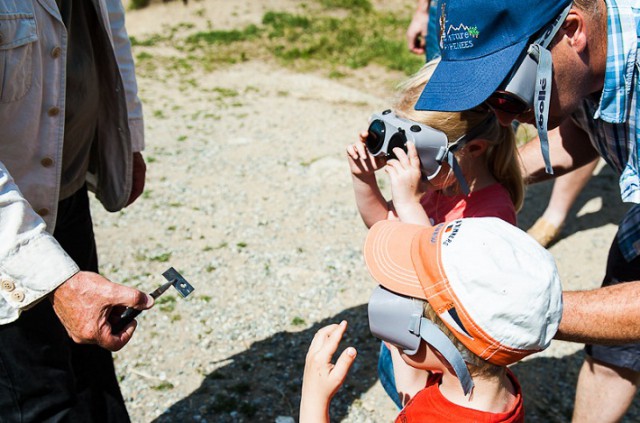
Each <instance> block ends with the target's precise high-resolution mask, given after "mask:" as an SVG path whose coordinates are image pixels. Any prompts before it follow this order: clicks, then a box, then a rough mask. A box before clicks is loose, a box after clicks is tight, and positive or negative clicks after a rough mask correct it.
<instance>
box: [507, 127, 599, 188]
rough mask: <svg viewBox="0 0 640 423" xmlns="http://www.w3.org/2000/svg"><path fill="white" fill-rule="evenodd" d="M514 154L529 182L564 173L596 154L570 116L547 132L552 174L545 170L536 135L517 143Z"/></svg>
mask: <svg viewBox="0 0 640 423" xmlns="http://www.w3.org/2000/svg"><path fill="white" fill-rule="evenodd" d="M518 153H519V155H520V165H521V170H522V175H523V177H524V179H525V182H526V183H527V184H529V185H531V184H535V183H538V182H542V181H546V180H548V179H552V178H555V177H557V176H561V175H564V174H566V173H568V172H570V171H572V170H574V169H577V168H579V167H582V166H584V165H586V164H587V163H590V162H592V161H593V160H595V159H596V158H597V157H598V152H597V151H596V150H595V149H594V148H593V146H592V145H591V142H590V141H589V136H588V135H587V133H586V132H584V131H583V130H582V129H581V128H579V127H578V126H576V124H575V123H573V122H572V121H571V120H570V119H567V120H566V121H565V122H563V123H562V125H560V126H559V127H558V128H555V129H553V130H551V131H549V157H550V158H551V163H552V167H553V171H554V173H553V175H551V174H547V173H546V171H545V168H544V159H543V158H542V153H541V150H540V139H539V138H538V137H536V138H534V139H533V140H531V141H529V142H527V143H526V144H524V145H523V146H521V147H520V148H519V149H518Z"/></svg>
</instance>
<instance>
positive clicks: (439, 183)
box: [424, 163, 456, 190]
mask: <svg viewBox="0 0 640 423" xmlns="http://www.w3.org/2000/svg"><path fill="white" fill-rule="evenodd" d="M455 182H456V177H455V175H454V174H453V171H452V170H451V167H449V165H448V164H447V163H443V164H442V167H441V168H440V171H439V172H438V174H437V175H436V176H435V178H433V179H431V180H426V179H425V180H424V183H425V184H426V185H427V187H428V188H429V189H430V190H443V189H446V188H449V187H450V186H451V185H453V184H454V183H455Z"/></svg>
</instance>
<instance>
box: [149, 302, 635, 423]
mask: <svg viewBox="0 0 640 423" xmlns="http://www.w3.org/2000/svg"><path fill="white" fill-rule="evenodd" d="M343 319H344V320H347V321H348V322H349V329H348V330H347V334H346V336H345V339H344V340H343V342H342V344H341V345H340V349H339V351H342V350H343V349H344V348H345V347H346V346H347V345H353V346H355V347H356V348H357V349H358V358H357V360H356V361H355V363H354V365H353V367H352V369H351V372H350V374H349V376H348V377H347V382H346V383H345V385H344V386H343V388H342V389H341V390H340V391H339V392H338V394H337V395H336V397H335V398H334V401H333V403H332V407H331V416H332V421H335V422H339V421H341V420H343V419H344V418H345V416H346V415H347V414H348V411H349V407H350V406H351V404H353V403H354V402H357V401H358V399H359V398H360V396H361V395H362V394H364V393H365V392H367V391H368V390H369V389H370V388H371V387H372V386H373V384H374V383H375V382H376V381H377V374H376V365H377V358H378V350H379V347H380V343H379V341H377V340H376V339H375V338H373V337H372V336H371V334H370V332H369V326H368V321H367V309H366V304H362V305H359V306H357V307H353V308H350V309H347V310H344V311H343V312H341V313H339V314H337V315H336V316H334V317H331V318H328V319H325V320H323V321H321V322H319V323H317V324H316V325H314V326H312V327H310V328H308V329H306V330H303V331H300V332H279V333H276V334H275V335H273V336H272V337H270V338H268V339H265V340H263V341H258V342H255V343H254V344H253V345H251V347H250V348H249V349H248V350H246V351H244V352H242V353H240V354H237V355H234V356H232V357H229V359H228V360H225V361H229V363H228V364H226V365H224V366H223V367H220V368H219V369H218V370H216V371H215V372H213V373H211V374H209V375H208V376H207V377H206V378H205V380H204V381H203V382H202V384H201V385H200V387H199V388H198V389H196V390H195V391H194V392H192V393H191V394H190V395H189V396H188V397H186V398H184V399H183V400H181V401H179V402H177V403H175V404H174V405H172V406H171V407H170V408H169V409H167V410H166V411H165V412H164V413H163V414H162V415H161V416H159V417H158V418H157V419H156V420H154V422H158V423H160V422H177V421H180V422H183V421H206V422H274V421H275V420H276V418H277V417H278V416H290V417H293V418H294V419H295V420H296V421H297V419H298V406H299V403H300V387H301V384H302V373H303V368H304V359H305V355H306V351H307V348H308V345H309V343H310V342H311V339H312V338H313V335H314V334H315V332H316V331H317V330H318V329H319V328H320V327H322V326H325V325H328V324H331V323H337V322H340V321H341V320H343ZM583 359H584V353H583V352H582V351H579V352H577V353H574V354H571V355H568V356H565V357H561V358H554V357H539V358H538V357H533V358H531V359H529V360H527V361H524V362H520V363H517V364H515V365H513V366H512V367H511V368H512V370H513V371H514V373H515V374H516V375H517V377H518V380H519V381H520V384H521V385H522V388H523V391H524V399H525V410H526V420H527V422H545V423H546V422H551V423H553V422H558V423H560V422H569V421H571V414H572V412H573V401H574V396H575V384H576V381H577V378H578V372H579V370H580V366H581V365H582V361H583ZM638 399H639V398H638V396H636V400H635V401H634V405H632V407H631V409H630V410H629V412H628V413H627V415H626V416H625V418H624V419H623V420H622V421H623V422H637V421H640V402H639V401H638ZM389 401H390V400H389Z"/></svg>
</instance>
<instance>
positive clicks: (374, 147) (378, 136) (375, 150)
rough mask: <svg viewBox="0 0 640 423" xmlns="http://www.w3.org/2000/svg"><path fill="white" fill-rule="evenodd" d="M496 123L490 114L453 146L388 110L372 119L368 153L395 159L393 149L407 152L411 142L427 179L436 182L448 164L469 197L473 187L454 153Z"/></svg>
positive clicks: (431, 130)
mask: <svg viewBox="0 0 640 423" xmlns="http://www.w3.org/2000/svg"><path fill="white" fill-rule="evenodd" d="M494 121H495V116H494V115H493V114H489V116H488V117H487V119H485V120H484V121H483V122H482V123H480V124H479V125H478V126H476V127H475V128H473V129H472V130H471V131H469V132H468V133H467V134H465V135H463V136H462V137H460V138H458V139H457V140H456V141H455V142H453V143H451V144H449V139H448V137H447V135H446V134H445V133H444V132H442V131H439V130H437V129H435V128H432V127H430V126H428V125H424V124H422V123H419V122H415V121H412V120H409V119H405V118H402V117H400V116H398V115H396V114H395V113H394V112H392V111H391V110H385V111H383V112H382V113H374V114H373V115H371V118H370V119H369V130H368V136H367V149H368V150H369V152H370V153H371V154H372V155H373V156H385V157H387V158H395V155H394V154H393V149H394V148H396V147H399V148H401V149H402V150H404V151H405V152H406V151H407V147H406V143H407V142H408V141H411V142H413V143H414V144H415V146H416V150H417V152H418V157H420V168H421V170H422V175H423V177H424V178H425V179H427V180H432V179H433V178H435V177H436V176H437V175H438V173H439V172H440V169H442V164H443V163H445V162H446V163H447V164H449V167H451V169H452V170H453V173H454V175H455V177H456V179H457V180H458V183H459V184H460V188H461V190H462V192H463V193H464V194H465V195H469V184H468V183H467V181H466V179H465V178H464V175H463V174H462V170H461V169H460V165H459V164H458V160H457V159H456V157H455V155H454V153H455V152H456V151H458V150H459V149H460V148H462V147H463V146H464V145H465V144H466V143H467V142H468V141H471V140H473V139H474V138H476V137H477V136H478V135H480V134H481V133H482V132H484V131H485V130H486V128H487V127H488V126H489V125H492V124H493V123H494Z"/></svg>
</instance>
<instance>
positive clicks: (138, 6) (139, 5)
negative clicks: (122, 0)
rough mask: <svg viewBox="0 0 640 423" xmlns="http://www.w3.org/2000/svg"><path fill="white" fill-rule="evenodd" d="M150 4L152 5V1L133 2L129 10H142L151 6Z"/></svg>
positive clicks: (139, 0)
mask: <svg viewBox="0 0 640 423" xmlns="http://www.w3.org/2000/svg"><path fill="white" fill-rule="evenodd" d="M149 3H151V0H131V1H130V2H129V9H131V10H136V9H142V8H145V7H147V6H149Z"/></svg>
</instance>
